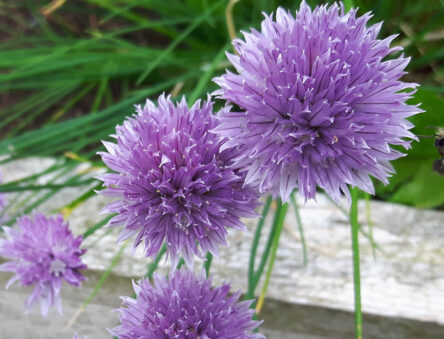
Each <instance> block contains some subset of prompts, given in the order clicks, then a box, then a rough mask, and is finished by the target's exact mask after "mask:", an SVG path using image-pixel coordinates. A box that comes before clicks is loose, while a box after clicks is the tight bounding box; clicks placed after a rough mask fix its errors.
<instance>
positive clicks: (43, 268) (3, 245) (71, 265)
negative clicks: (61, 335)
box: [0, 213, 86, 316]
mask: <svg viewBox="0 0 444 339" xmlns="http://www.w3.org/2000/svg"><path fill="white" fill-rule="evenodd" d="M17 225H18V228H17V229H14V228H10V227H4V228H3V230H4V231H5V233H6V235H7V239H6V238H4V239H0V255H2V256H4V257H7V258H9V259H11V260H10V261H7V262H6V263H4V264H2V265H0V271H6V272H13V273H15V275H14V276H13V277H12V278H11V279H10V280H9V281H8V283H7V285H6V288H8V287H9V286H10V285H11V284H13V283H14V282H16V281H19V282H20V284H21V285H22V286H34V289H33V291H32V293H31V295H30V296H29V297H28V299H27V300H26V302H25V304H26V306H27V307H28V309H29V308H31V307H32V306H34V304H35V303H37V301H38V300H40V308H41V312H42V314H43V315H44V316H46V315H47V313H48V310H49V307H50V306H53V305H54V304H55V305H56V306H57V308H58V310H59V312H60V313H61V300H60V289H61V287H62V283H63V280H65V281H66V282H67V283H69V284H71V285H73V286H80V285H81V283H82V281H83V280H85V277H83V276H82V275H81V274H80V272H79V271H80V270H81V269H84V268H86V265H85V264H83V263H82V260H81V258H80V256H81V255H82V254H83V253H85V251H86V250H84V249H80V244H81V243H82V236H78V237H76V238H75V237H74V236H73V235H72V233H71V231H70V230H69V228H68V224H67V223H66V222H65V221H64V220H63V217H62V216H61V215H57V216H53V217H46V216H45V215H44V214H41V213H34V215H33V216H32V218H31V217H28V216H23V217H21V218H19V219H18V220H17Z"/></svg>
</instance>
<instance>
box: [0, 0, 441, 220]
mask: <svg viewBox="0 0 444 339" xmlns="http://www.w3.org/2000/svg"><path fill="white" fill-rule="evenodd" d="M308 2H309V3H310V4H311V5H312V6H314V5H316V4H320V3H324V1H308ZM344 3H345V6H346V7H347V8H350V7H352V6H354V7H355V6H358V7H359V8H360V9H359V13H360V14H361V15H362V14H363V13H364V12H366V11H372V12H373V13H374V17H373V18H372V20H371V22H372V23H376V22H379V21H381V20H384V21H385V23H384V25H383V29H382V32H381V35H380V37H385V36H388V35H391V34H399V37H398V39H396V40H395V43H397V44H401V45H402V46H404V47H405V53H406V54H407V55H409V56H411V57H412V62H411V63H410V65H409V69H408V70H409V74H408V75H407V76H406V81H414V82H418V83H420V84H421V85H422V87H421V89H420V90H419V91H418V92H417V93H416V94H415V98H414V100H413V101H414V102H416V103H419V102H421V103H422V106H421V107H422V108H423V109H424V110H426V113H425V114H421V115H418V116H415V117H414V118H413V119H412V121H413V122H414V123H415V125H416V126H417V127H416V128H415V129H414V132H415V133H417V134H433V131H432V130H430V129H426V128H425V127H426V126H429V125H431V126H444V119H443V107H444V100H443V99H442V93H443V92H444V64H443V61H444V44H443V42H444V26H443V24H442V18H443V17H444V1H443V0H441V1H438V0H421V1H416V0H404V1H399V0H391V1H389V0H377V1H374V0H348V1H344ZM227 4H228V0H186V1H180V0H163V1H151V0H82V1H81V0H78V1H66V2H65V1H63V0H55V1H53V2H49V1H47V0H46V1H43V0H34V1H26V0H22V1H20V0H16V1H8V2H2V3H0V98H1V103H0V135H1V138H0V163H5V162H9V161H12V160H15V159H18V158H22V157H26V156H36V155H37V156H55V157H57V159H58V161H57V163H56V164H55V165H54V166H52V167H51V168H50V169H49V170H45V171H44V173H40V174H39V175H36V176H32V177H29V178H25V179H23V180H20V181H17V182H12V183H8V184H6V185H2V186H0V191H4V192H12V191H20V192H23V193H21V194H19V195H17V197H16V198H15V199H14V200H13V201H12V202H11V203H10V205H11V206H15V207H14V208H11V206H10V207H9V208H8V209H9V211H8V214H9V215H10V217H11V218H10V220H9V224H12V223H13V221H14V219H15V217H16V216H17V214H18V213H23V212H25V213H26V212H29V211H30V210H32V209H33V208H36V207H37V206H38V205H39V204H40V203H42V202H44V201H45V200H47V199H48V198H49V197H51V196H52V195H53V194H55V193H56V192H58V191H59V190H61V189H63V188H64V187H68V186H84V185H91V184H92V182H95V181H94V179H93V178H91V176H90V175H88V173H78V172H75V171H74V170H73V169H74V168H75V167H76V165H78V164H79V162H90V163H91V164H92V165H94V166H102V165H101V163H100V161H99V159H98V157H97V156H96V152H97V151H99V150H100V148H101V144H100V140H101V139H106V138H108V136H109V134H112V133H113V130H114V128H115V125H116V124H117V123H120V122H121V121H123V119H124V117H125V116H126V115H130V114H132V113H133V109H132V104H135V103H141V102H143V101H144V99H145V98H147V97H149V98H156V97H157V96H158V95H159V94H160V93H162V92H167V93H172V95H173V97H174V96H175V97H180V96H182V95H186V96H187V97H188V102H189V103H192V102H193V101H194V100H196V99H198V98H203V97H205V96H206V93H207V92H211V91H213V90H214V89H215V88H216V87H215V84H214V83H212V82H211V79H212V78H213V77H214V76H217V75H219V74H221V73H222V72H224V70H225V68H226V67H229V65H228V63H227V61H226V58H225V54H224V53H225V51H226V50H230V49H231V47H230V44H229V40H230V38H229V36H228V32H227V26H226V18H225V11H226V8H227ZM51 5H59V7H58V8H56V7H57V6H52V7H51ZM278 6H283V7H285V8H288V9H290V10H292V11H294V10H296V9H297V8H298V7H299V1H294V0H293V1H273V0H262V1H254V0H242V1H240V2H239V3H237V4H236V5H235V7H234V9H233V19H234V22H235V25H236V29H237V30H238V31H239V30H247V29H249V27H254V28H256V29H259V25H260V21H261V20H262V18H263V16H262V14H261V12H262V11H264V12H267V13H270V12H272V11H273V10H275V9H276V8H277V7H278ZM437 158H438V153H437V152H436V149H435V148H434V147H433V139H432V138H428V139H426V138H424V139H421V140H420V141H419V142H414V143H413V148H412V149H411V150H410V151H409V152H408V156H407V157H405V158H402V159H399V160H398V161H396V162H395V163H394V165H395V168H396V170H397V174H396V175H395V176H394V177H393V178H392V180H391V182H390V185H388V186H386V187H384V186H382V185H378V186H377V196H376V197H377V198H380V199H384V200H388V201H394V202H400V203H404V204H409V205H416V206H420V207H442V206H443V204H444V178H443V177H440V176H439V175H438V174H436V173H434V172H433V170H432V163H433V160H434V159H437ZM48 173H52V174H53V175H55V176H56V177H59V178H62V179H60V180H54V181H53V182H51V183H49V184H45V185H42V184H39V178H40V177H41V176H42V175H43V174H48ZM97 184H98V183H97ZM94 188H95V189H97V188H98V186H96V187H94ZM93 194H94V193H93V190H92V189H91V190H89V191H87V192H86V193H85V194H83V195H82V196H79V197H73V202H72V203H71V204H70V205H68V206H67V208H68V209H69V208H74V207H75V206H76V205H77V204H79V203H81V202H83V201H85V200H86V199H88V198H89V197H90V196H92V195H93ZM12 211H15V213H12ZM4 213H6V211H4ZM104 223H105V221H104V222H103V223H101V224H98V225H96V226H95V227H97V228H98V227H101V226H102V225H103V224H104Z"/></svg>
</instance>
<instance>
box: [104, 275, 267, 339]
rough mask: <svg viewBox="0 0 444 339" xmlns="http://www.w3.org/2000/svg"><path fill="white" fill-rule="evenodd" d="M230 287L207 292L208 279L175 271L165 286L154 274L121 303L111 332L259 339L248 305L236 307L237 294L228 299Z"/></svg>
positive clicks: (131, 336) (134, 336)
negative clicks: (131, 296)
mask: <svg viewBox="0 0 444 339" xmlns="http://www.w3.org/2000/svg"><path fill="white" fill-rule="evenodd" d="M229 290H230V286H229V285H228V284H224V285H222V286H219V287H214V288H212V287H211V279H205V277H204V276H203V275H201V277H200V278H198V277H196V276H195V275H194V274H193V273H192V272H190V271H186V270H176V271H174V272H172V273H171V274H170V277H169V280H167V279H166V278H164V277H162V276H160V275H158V274H154V284H153V285H151V284H150V282H149V280H148V279H144V280H141V281H140V282H139V284H138V285H137V284H134V291H135V292H136V295H137V298H136V299H133V298H129V297H124V298H122V299H123V305H124V306H125V307H123V308H121V309H119V310H118V311H119V312H120V325H119V326H117V327H115V328H113V329H112V330H111V331H110V332H111V333H112V334H113V335H115V336H117V337H118V338H120V339H149V338H156V339H162V338H165V339H168V338H187V339H198V338H200V339H204V338H206V339H210V338H211V339H235V338H236V339H259V338H264V336H263V335H261V334H259V333H255V332H253V330H254V329H256V328H257V327H258V326H259V325H260V322H259V321H254V320H252V316H253V313H254V310H252V309H250V308H249V306H250V304H251V301H242V302H239V301H238V299H239V296H240V292H236V293H234V294H232V295H230V296H229V295H228V292H229Z"/></svg>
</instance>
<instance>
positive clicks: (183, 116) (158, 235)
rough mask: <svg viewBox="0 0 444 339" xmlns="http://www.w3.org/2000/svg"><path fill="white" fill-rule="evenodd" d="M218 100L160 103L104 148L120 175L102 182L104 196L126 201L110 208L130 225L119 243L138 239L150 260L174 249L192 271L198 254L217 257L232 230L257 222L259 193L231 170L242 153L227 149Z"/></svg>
mask: <svg viewBox="0 0 444 339" xmlns="http://www.w3.org/2000/svg"><path fill="white" fill-rule="evenodd" d="M212 110H213V104H212V103H211V101H210V100H208V101H204V102H203V103H202V104H201V103H200V101H198V102H197V103H195V104H194V105H193V106H192V107H191V108H188V107H187V103H186V101H185V99H182V101H181V102H180V103H178V104H177V105H175V104H174V103H173V102H172V101H171V100H170V98H169V97H167V98H165V96H164V95H162V96H160V97H159V100H158V106H155V105H154V104H153V103H152V102H151V101H149V100H147V102H146V105H145V107H141V106H137V115H134V116H133V117H132V118H128V119H127V120H126V121H125V122H124V123H123V125H122V126H117V127H116V136H115V137H116V139H117V144H114V143H109V142H104V145H105V147H106V149H107V151H108V152H103V153H101V156H102V159H103V161H104V162H105V164H106V165H107V166H108V167H109V168H110V169H112V170H113V171H115V172H117V173H108V174H105V175H102V176H100V177H99V179H101V180H102V181H104V184H105V186H106V187H107V189H105V190H102V191H100V193H101V194H104V195H107V196H111V197H117V198H118V200H117V201H115V202H113V203H111V204H109V205H108V206H107V208H106V209H105V212H108V213H117V216H115V217H114V218H113V219H111V220H110V223H109V225H110V226H117V225H122V224H123V225H124V230H123V231H122V233H121V235H120V238H119V240H120V241H121V240H124V239H127V238H129V237H131V236H133V235H136V234H137V236H136V239H135V242H134V246H135V247H136V246H137V245H139V244H140V243H141V242H142V240H144V241H145V254H146V256H147V257H149V256H155V255H156V254H157V253H158V251H159V249H160V247H161V245H162V243H163V242H164V241H165V242H166V243H167V253H168V254H169V255H171V257H172V261H173V266H175V264H176V263H177V261H178V258H179V254H180V255H181V256H182V257H183V258H184V259H185V261H186V263H187V265H189V266H191V265H192V263H193V259H194V254H197V255H198V256H201V257H202V256H203V255H204V254H205V253H206V252H207V251H210V252H211V253H213V254H215V255H217V247H218V245H220V244H225V242H226V240H225V239H226V234H227V231H226V227H233V228H236V229H243V228H244V227H245V226H244V225H243V224H242V223H241V221H240V217H253V216H256V214H255V212H254V208H255V207H256V200H257V191H256V190H252V189H250V188H249V187H244V181H243V178H244V175H243V173H241V172H240V171H239V170H237V169H236V168H233V167H231V166H230V165H232V159H233V157H234V156H236V155H237V154H238V151H237V150H235V149H230V148H228V149H225V150H224V151H221V146H222V144H223V142H224V141H222V140H221V139H220V138H219V137H218V136H216V135H215V134H213V133H209V130H210V129H213V128H215V127H216V121H217V120H216V119H215V118H214V117H213V114H212Z"/></svg>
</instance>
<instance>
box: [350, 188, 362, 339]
mask: <svg viewBox="0 0 444 339" xmlns="http://www.w3.org/2000/svg"><path fill="white" fill-rule="evenodd" d="M351 197H352V203H351V208H350V222H351V238H352V250H353V286H354V293H355V334H356V339H362V312H361V273H360V268H359V238H358V235H359V233H358V232H359V223H358V189H357V188H356V187H353V188H352V189H351Z"/></svg>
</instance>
